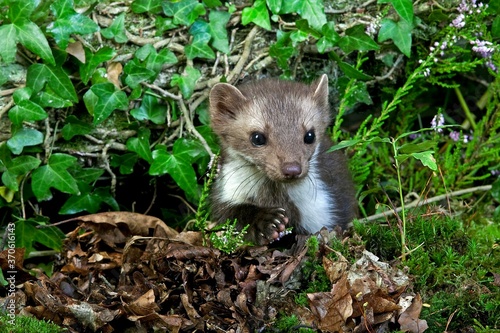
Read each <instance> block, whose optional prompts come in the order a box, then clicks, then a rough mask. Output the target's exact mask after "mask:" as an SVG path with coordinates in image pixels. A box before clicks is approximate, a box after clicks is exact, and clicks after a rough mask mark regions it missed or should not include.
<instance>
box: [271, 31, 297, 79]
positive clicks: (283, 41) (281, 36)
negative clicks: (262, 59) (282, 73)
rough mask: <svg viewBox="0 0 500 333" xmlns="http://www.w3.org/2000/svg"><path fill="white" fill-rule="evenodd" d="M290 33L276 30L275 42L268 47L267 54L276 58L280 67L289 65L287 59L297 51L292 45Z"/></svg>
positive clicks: (285, 67)
mask: <svg viewBox="0 0 500 333" xmlns="http://www.w3.org/2000/svg"><path fill="white" fill-rule="evenodd" d="M290 34H291V33H290V32H283V31H281V30H278V31H277V32H276V38H277V40H276V43H274V44H273V45H271V47H270V48H269V55H270V56H271V57H273V58H275V59H276V62H277V63H278V66H279V67H280V68H281V69H287V68H288V67H289V66H288V60H290V58H291V57H292V56H293V55H294V54H295V52H297V49H296V48H295V47H293V45H292V40H291V38H290Z"/></svg>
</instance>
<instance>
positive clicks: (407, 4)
mask: <svg viewBox="0 0 500 333" xmlns="http://www.w3.org/2000/svg"><path fill="white" fill-rule="evenodd" d="M377 3H392V6H393V7H394V9H395V10H396V12H397V13H398V15H399V16H400V17H401V18H402V19H403V20H405V21H406V22H408V23H410V24H412V23H413V2H412V0H379V1H377Z"/></svg>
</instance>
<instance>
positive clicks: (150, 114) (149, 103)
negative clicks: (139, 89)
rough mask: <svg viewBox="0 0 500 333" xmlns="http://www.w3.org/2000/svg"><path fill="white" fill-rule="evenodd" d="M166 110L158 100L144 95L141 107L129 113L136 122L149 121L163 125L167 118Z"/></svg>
mask: <svg viewBox="0 0 500 333" xmlns="http://www.w3.org/2000/svg"><path fill="white" fill-rule="evenodd" d="M167 112H168V108H167V106H166V105H164V104H160V103H159V101H158V98H156V97H154V96H151V95H148V94H146V95H144V98H143V99H142V103H141V106H140V107H139V108H137V109H133V110H132V111H130V114H131V115H132V116H133V117H134V118H135V119H137V120H150V121H152V122H153V123H155V124H158V125H160V124H164V123H165V119H166V117H167Z"/></svg>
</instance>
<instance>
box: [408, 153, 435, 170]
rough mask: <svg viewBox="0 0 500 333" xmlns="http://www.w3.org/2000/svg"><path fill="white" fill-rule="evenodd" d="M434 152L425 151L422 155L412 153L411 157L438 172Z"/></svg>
mask: <svg viewBox="0 0 500 333" xmlns="http://www.w3.org/2000/svg"><path fill="white" fill-rule="evenodd" d="M433 153H434V152H433V151H423V152H421V153H412V154H410V155H411V156H413V157H415V158H416V159H417V160H419V161H420V162H422V164H423V165H425V166H426V167H428V168H429V169H431V170H433V171H437V164H436V159H435V158H434V156H433Z"/></svg>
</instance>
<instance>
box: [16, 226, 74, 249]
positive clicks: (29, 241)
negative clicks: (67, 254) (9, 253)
mask: <svg viewBox="0 0 500 333" xmlns="http://www.w3.org/2000/svg"><path fill="white" fill-rule="evenodd" d="M39 225H45V223H40V222H38V221H36V220H34V219H29V220H19V221H17V222H16V231H15V234H16V247H20V248H21V247H22V248H25V249H26V252H25V256H27V255H28V254H29V253H31V252H33V251H34V250H35V248H34V244H35V243H40V244H42V245H45V246H46V247H48V248H50V249H54V250H56V251H61V249H62V241H63V239H64V237H65V235H64V233H63V232H62V231H61V229H59V228H57V227H53V226H50V227H45V228H38V226H39Z"/></svg>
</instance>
